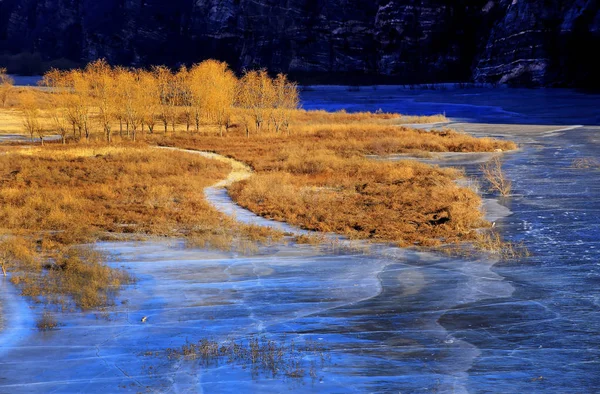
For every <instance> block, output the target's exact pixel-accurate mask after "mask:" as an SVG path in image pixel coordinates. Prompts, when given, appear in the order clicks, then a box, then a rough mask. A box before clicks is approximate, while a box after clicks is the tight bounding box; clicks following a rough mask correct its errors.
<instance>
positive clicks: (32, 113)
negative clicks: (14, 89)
mask: <svg viewBox="0 0 600 394" xmlns="http://www.w3.org/2000/svg"><path fill="white" fill-rule="evenodd" d="M21 113H22V116H23V128H24V129H25V131H26V132H27V133H28V134H29V138H30V139H31V142H33V136H34V135H40V136H41V135H42V131H41V129H42V125H41V123H40V110H39V103H38V102H37V97H36V95H35V93H34V92H33V91H32V90H30V89H28V90H26V91H25V92H23V94H22V95H21ZM41 141H42V145H43V144H44V139H43V138H41Z"/></svg>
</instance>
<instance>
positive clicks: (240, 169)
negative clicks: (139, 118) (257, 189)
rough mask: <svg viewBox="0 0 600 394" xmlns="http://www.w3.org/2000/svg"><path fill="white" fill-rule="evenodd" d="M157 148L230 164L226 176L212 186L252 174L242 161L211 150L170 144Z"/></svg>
mask: <svg viewBox="0 0 600 394" xmlns="http://www.w3.org/2000/svg"><path fill="white" fill-rule="evenodd" d="M158 149H165V150H170V151H176V152H185V153H193V154H196V155H200V156H202V157H206V158H207V159H213V160H218V161H220V162H223V163H227V164H229V165H230V166H231V172H230V173H229V175H228V176H227V178H225V179H223V180H221V181H219V182H217V183H215V184H214V185H212V186H211V187H213V188H225V187H227V186H231V185H232V184H234V183H235V182H239V181H243V180H244V179H248V178H250V177H251V176H252V174H253V172H252V169H251V168H250V166H248V165H246V164H245V163H242V162H241V161H238V160H235V159H232V158H230V157H225V156H223V155H220V154H218V153H213V152H205V151H200V150H193V149H183V148H174V147H171V146H159V147H158Z"/></svg>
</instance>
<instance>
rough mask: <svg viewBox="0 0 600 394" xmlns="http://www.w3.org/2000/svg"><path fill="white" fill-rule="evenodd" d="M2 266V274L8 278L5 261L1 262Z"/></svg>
mask: <svg viewBox="0 0 600 394" xmlns="http://www.w3.org/2000/svg"><path fill="white" fill-rule="evenodd" d="M0 265H2V274H4V276H6V266H5V265H4V261H3V262H1V263H0Z"/></svg>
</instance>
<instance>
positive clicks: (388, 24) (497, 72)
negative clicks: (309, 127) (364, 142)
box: [0, 0, 600, 85]
mask: <svg viewBox="0 0 600 394" xmlns="http://www.w3.org/2000/svg"><path fill="white" fill-rule="evenodd" d="M599 29H600V10H599V6H598V2H597V0H587V1H586V0H554V1H549V0H543V1H542V0H458V1H454V2H449V1H442V0H420V1H416V0H327V1H325V0H101V1H99V0H0V53H4V59H12V58H14V56H15V55H16V54H20V53H21V54H22V53H23V52H31V53H36V54H39V56H40V61H48V60H52V59H60V58H64V59H70V60H73V61H88V60H91V59H95V58H98V57H105V58H107V59H109V60H110V61H111V62H113V63H120V64H132V65H144V64H156V63H164V64H169V65H177V64H178V63H191V62H195V61H198V60H201V59H204V58H208V57H213V58H219V59H222V60H225V61H228V62H229V63H230V64H232V66H233V67H234V68H236V69H242V68H247V67H257V66H266V67H269V68H270V69H272V70H274V71H285V72H288V73H291V74H292V75H296V76H298V77H304V78H307V77H312V78H314V77H321V78H327V80H328V81H332V82H335V81H341V80H346V81H347V80H349V79H350V78H354V77H361V78H363V79H364V78H383V79H386V80H387V81H389V82H392V81H395V82H434V81H452V80H469V79H473V80H476V81H481V82H507V83H511V82H513V83H518V84H542V85H552V84H560V85H569V84H580V85H589V84H590V83H597V82H598V77H596V75H595V74H596V73H595V70H597V69H598V65H599V64H598V62H597V61H596V60H595V56H594V50H597V49H598V48H600V46H599V44H600V31H599ZM11 56H12V58H11ZM34 57H35V56H34ZM0 59H2V58H1V57H0Z"/></svg>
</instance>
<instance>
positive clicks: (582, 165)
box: [571, 157, 600, 169]
mask: <svg viewBox="0 0 600 394" xmlns="http://www.w3.org/2000/svg"><path fill="white" fill-rule="evenodd" d="M571 168H577V169H600V161H598V159H596V158H594V157H581V158H577V159H575V160H573V162H572V163H571Z"/></svg>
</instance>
